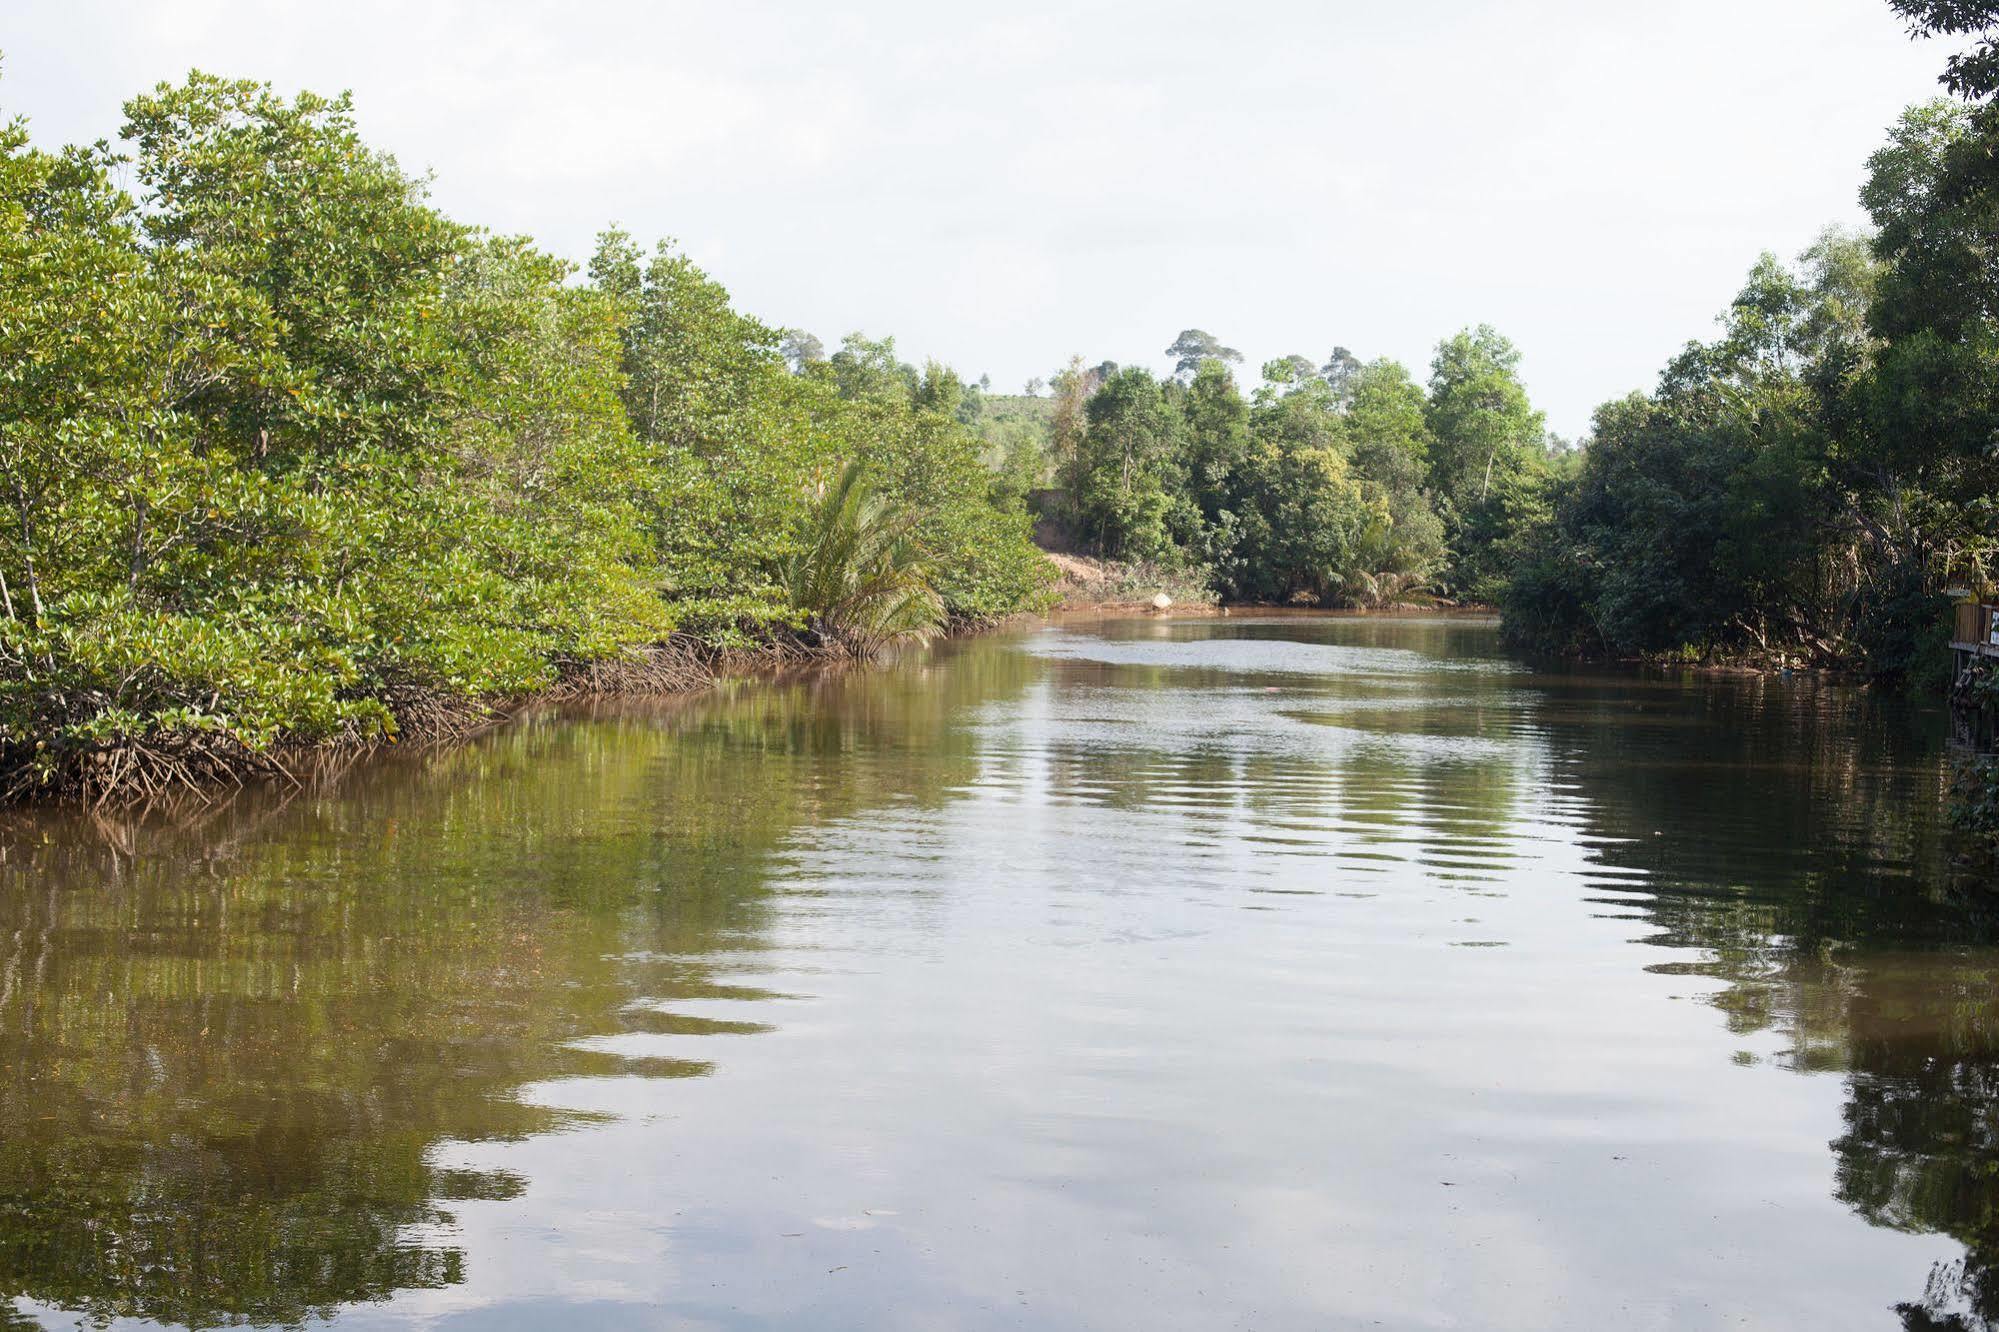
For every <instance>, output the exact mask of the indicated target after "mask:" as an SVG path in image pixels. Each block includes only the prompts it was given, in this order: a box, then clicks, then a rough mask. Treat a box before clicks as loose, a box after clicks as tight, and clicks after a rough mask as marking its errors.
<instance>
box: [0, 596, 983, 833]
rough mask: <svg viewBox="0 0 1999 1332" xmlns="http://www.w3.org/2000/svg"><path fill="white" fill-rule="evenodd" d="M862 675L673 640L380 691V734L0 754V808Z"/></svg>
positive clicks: (825, 647)
mask: <svg viewBox="0 0 1999 1332" xmlns="http://www.w3.org/2000/svg"><path fill="white" fill-rule="evenodd" d="M984 627H985V626H983V625H973V626H965V627H961V628H960V629H958V630H956V631H955V632H960V633H975V632H980V631H982V629H983V628H984ZM865 664H868V663H866V662H863V661H860V660H858V659H856V658H855V657H854V655H853V654H852V653H851V652H848V651H846V650H844V649H842V648H840V647H838V646H837V645H833V644H828V643H810V642H807V641H806V640H804V639H803V638H787V639H775V638H773V639H769V640H766V641H764V642H760V643H757V644H755V645H752V646H747V647H721V646H718V645H716V644H713V643H709V642H705V641H703V640H700V639H697V638H694V637H691V636H676V637H674V638H671V639H669V640H667V641H666V642H665V643H661V644H656V645H654V646H652V647H649V648H644V649H639V650H635V651H627V652H625V653H623V654H621V655H619V656H617V657H613V658H605V659H600V660H595V661H588V662H572V663H567V664H564V665H563V666H561V667H560V668H559V669H558V671H557V673H556V676H555V679H554V680H553V681H552V682H551V683H550V684H548V685H547V686H546V687H544V688H540V689H533V690H523V691H515V692H509V693H504V694H489V695H485V696H482V697H456V696H452V695H450V694H447V693H445V692H443V691H440V690H432V689H420V688H414V687H405V688H402V689H397V690H390V691H385V693H384V694H383V696H382V697H380V698H379V699H378V700H377V701H378V702H380V704H381V705H382V708H383V709H384V711H385V712H386V714H387V722H386V724H385V725H384V726H382V727H381V728H380V729H378V730H375V731H373V732H366V731H361V730H359V729H358V728H349V729H347V730H344V731H341V732H339V733H336V734H332V735H328V736H323V737H314V738H300V737H296V736H279V737H277V738H276V739H275V740H273V741H272V742H270V743H268V744H257V743H255V742H254V740H253V739H252V738H250V737H246V736H243V735H241V734H238V733H236V732H234V731H231V730H229V729H227V728H224V727H217V726H194V725H185V726H172V727H153V728H149V729H147V730H144V731H140V732H137V733H129V734H111V735H106V736H103V737H101V738H99V739H97V740H95V741H93V742H91V743H88V744H79V745H74V746H70V747H68V748H67V749H66V750H62V751H58V750H55V749H54V748H53V747H52V746H51V745H50V743H49V742H48V740H47V739H37V740H36V741H34V742H33V743H31V744H15V745H13V746H8V747H0V806H24V805H37V804H48V805H60V804H74V805H82V806H87V807H92V808H102V807H105V806H118V807H129V806H149V805H161V804H174V803H177V802H182V801H193V802H197V803H201V802H206V801H207V800H209V799H211V798H213V797H214V796H215V795H216V794H217V793H222V792H229V791H235V790H241V789H243V788H245V787H249V786H252V785H259V784H271V785H278V786H293V787H302V786H305V785H307V784H308V783H310V782H311V781H313V780H314V779H316V778H318V777H321V776H323V775H325V774H327V773H330V772H331V773H338V772H345V771H346V770H347V769H348V768H350V767H351V766H352V765H353V764H354V763H355V762H356V761H358V760H360V759H362V758H365V757H367V756H368V755H370V754H373V753H379V752H382V751H385V750H390V749H398V748H400V749H424V748H429V747H435V746H441V745H449V744H454V743H457V742H460V741H463V740H466V739H469V738H471V737H472V736H475V735H478V734H481V733H483V732H485V731H488V730H490V729H492V728H493V727H495V726H500V725H504V724H505V723H506V722H508V721H510V720H512V719H513V718H514V717H516V716H517V715H519V714H520V713H521V712H523V711H525V710H527V709H529V708H532V707H536V706H540V705H543V704H550V703H570V702H577V701H582V700H587V699H590V698H607V699H608V698H645V697H667V696H671V695H676V694H693V693H698V692H699V691H701V690H703V689H707V688H710V687H712V686H713V685H715V684H716V683H718V682H720V681H723V680H729V679H750V678H757V677H766V676H767V677H776V676H779V675H782V674H784V673H786V672H790V671H801V670H811V669H834V668H838V667H841V666H855V665H865Z"/></svg>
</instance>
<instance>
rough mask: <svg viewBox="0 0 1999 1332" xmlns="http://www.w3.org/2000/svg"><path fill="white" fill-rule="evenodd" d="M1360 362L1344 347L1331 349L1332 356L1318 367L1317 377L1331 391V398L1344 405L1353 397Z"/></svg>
mask: <svg viewBox="0 0 1999 1332" xmlns="http://www.w3.org/2000/svg"><path fill="white" fill-rule="evenodd" d="M1360 371H1361V362H1360V358H1359V357H1358V356H1355V355H1354V354H1353V353H1352V352H1350V351H1348V350H1347V349H1346V348H1345V347H1335V348H1333V353H1332V355H1330V356H1328V357H1327V358H1326V363H1325V364H1324V365H1322V366H1320V367H1319V377H1320V378H1321V379H1324V380H1325V381H1326V383H1327V385H1328V386H1329V387H1330V388H1331V389H1332V390H1333V397H1334V399H1335V400H1336V401H1338V402H1339V403H1341V404H1342V405H1344V404H1345V403H1346V402H1348V401H1349V400H1350V399H1351V398H1352V397H1353V382H1354V377H1355V376H1357V375H1358V374H1360Z"/></svg>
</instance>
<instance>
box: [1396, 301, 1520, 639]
mask: <svg viewBox="0 0 1999 1332" xmlns="http://www.w3.org/2000/svg"><path fill="white" fill-rule="evenodd" d="M1425 420H1426V424H1427V425H1428V427H1429V434H1430V485H1431V489H1432V491H1433V492H1434V494H1435V495H1436V498H1437V503H1438V507H1439V510H1440V512H1441V514H1442V516H1443V519H1444V523H1445V527H1446V530H1447V531H1448V532H1449V535H1450V543H1451V554H1452V561H1453V563H1452V571H1451V575H1450V587H1451V589H1452V591H1453V592H1455V593H1457V594H1458V595H1460V596H1465V597H1472V598H1476V599H1480V600H1486V599H1491V598H1493V597H1496V596H1497V595H1498V593H1499V590H1500V587H1501V585H1502V583H1503V580H1504V575H1505V559H1506V556H1505V552H1504V550H1503V549H1502V548H1503V547H1504V546H1505V545H1506V544H1507V543H1508V542H1509V541H1510V540H1511V539H1512V538H1513V537H1514V536H1516V535H1517V534H1518V533H1520V532H1521V531H1522V530H1524V528H1525V527H1526V526H1528V525H1529V524H1531V523H1532V522H1533V521H1535V520H1536V517H1537V515H1540V514H1543V513H1545V503H1546V500H1545V496H1544V495H1543V493H1542V488H1543V485H1544V482H1545V480H1546V471H1547V468H1546V455H1545V451H1544V448H1543V440H1544V439H1545V437H1546V434H1547V428H1546V422H1545V419H1544V418H1543V417H1542V415H1541V413H1540V412H1537V411H1535V410H1534V408H1533V405H1532V404H1531V403H1529V402H1528V400H1527V389H1526V387H1525V385H1523V384H1522V383H1521V382H1520V353H1519V351H1518V350H1517V349H1515V347H1514V346H1513V344H1512V343H1511V342H1509V341H1508V340H1507V339H1506V338H1505V337H1503V336H1502V335H1501V334H1500V333H1499V332H1498V331H1497V330H1495V329H1493V328H1492V327H1490V326H1489V325H1484V324H1481V325H1479V326H1478V327H1477V328H1475V329H1467V330H1465V331H1464V332H1462V333H1459V334H1457V335H1456V336H1455V337H1451V338H1447V339H1445V340H1444V341H1443V342H1442V343H1440V344H1438V347H1437V354H1436V357H1435V359H1434V360H1433V361H1432V362H1431V364H1430V399H1429V406H1428V409H1427V411H1426V413H1425Z"/></svg>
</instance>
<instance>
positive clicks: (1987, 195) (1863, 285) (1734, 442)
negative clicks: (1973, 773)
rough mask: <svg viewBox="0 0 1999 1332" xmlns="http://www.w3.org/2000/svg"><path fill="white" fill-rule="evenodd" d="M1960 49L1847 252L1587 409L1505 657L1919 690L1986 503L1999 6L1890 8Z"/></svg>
mask: <svg viewBox="0 0 1999 1332" xmlns="http://www.w3.org/2000/svg"><path fill="white" fill-rule="evenodd" d="M1894 8H1895V9H1896V10H1897V11H1898V12H1899V13H1901V14H1902V15H1903V16H1904V17H1906V18H1908V19H1909V20H1910V23H1911V25H1912V27H1913V29H1914V30H1915V31H1916V32H1918V33H1936V32H1943V33H1952V34H1957V35H1964V34H1974V35H1977V36H1978V37H1979V38H1980V44H1979V45H1977V46H1975V47H1973V48H1972V49H1971V50H1970V51H1969V52H1968V53H1967V54H1965V55H1963V56H1961V57H1959V58H1958V59H1956V60H1953V61H1952V63H1951V66H1950V72H1949V74H1948V75H1947V76H1946V81H1947V82H1948V83H1949V84H1950V86H1951V87H1952V88H1953V90H1954V91H1957V92H1959V93H1960V94H1962V95H1963V98H1964V99H1965V100H1946V101H1938V102H1935V103H1931V104H1928V105H1923V106H1918V107H1914V108H1912V109H1910V110H1909V111H1908V112H1907V113H1906V114H1905V115H1904V116H1903V117H1902V118H1901V120H1900V122H1899V123H1898V124H1897V125H1896V126H1895V127H1894V128H1893V129H1892V131H1891V132H1890V134H1889V137H1888V142H1887V143H1886V144H1885V145H1884V146H1883V147H1882V148H1881V149H1880V150H1879V151H1878V152H1876V153H1875V154H1874V155H1873V157H1872V158H1871V159H1869V161H1868V164H1867V171H1868V174H1867V181H1866V184H1865V186H1864V188H1863V189H1862V192H1861V199H1862V202H1863V204H1864V205H1865V207H1866V209H1867V211H1868V214H1869V216H1870V218H1871V221H1872V223H1873V226H1872V229H1871V231H1870V233H1869V234H1867V235H1864V236H1854V235H1844V234H1840V233H1838V232H1828V233H1827V234H1826V235H1825V236H1824V237H1822V238H1821V239H1820V240H1819V242H1818V243H1817V244H1815V245H1814V246H1812V247H1811V249H1809V250H1808V251H1806V252H1805V254H1804V255H1802V256H1801V257H1800V259H1799V262H1798V263H1797V264H1795V265H1787V264H1785V263H1782V262H1780V261H1779V260H1778V259H1777V258H1775V257H1774V256H1769V255H1766V256H1765V257H1764V258H1763V259H1762V261H1761V262H1760V263H1758V264H1757V266H1756V267H1755V269H1754V270H1753V271H1752V272H1751V273H1750V275H1749V278H1748V281H1747V282H1746V284H1745V285H1744V287H1743V289H1742V291H1741V293H1740V294H1739V295H1737V297H1736V298H1735V300H1734V302H1733V303H1732V304H1731V305H1730V307H1729V309H1728V311H1727V313H1726V314H1725V315H1724V317H1723V320H1722V324H1723V328H1722V333H1721V336H1720V337H1719V338H1717V339H1716V340H1715V341H1713V342H1709V343H1696V344H1692V345H1690V346H1688V347H1687V348H1686V350H1685V351H1684V352H1682V353H1681V354H1680V355H1679V356H1677V357H1675V358H1674V359H1673V361H1672V362H1671V364H1669V365H1668V366H1667V367H1666V369H1665V371H1664V373H1663V374H1662V375H1661V376H1660V379H1659V384H1658V387H1657V388H1656V389H1655V390H1654V391H1653V392H1652V393H1651V394H1649V395H1633V396H1632V397H1630V398H1626V399H1623V400H1621V401H1617V402H1612V403H1609V404H1606V405H1605V406H1604V407H1602V408H1601V409H1599V410H1598V412H1597V415H1596V420H1595V429H1594V431H1593V432H1592V436H1591V439H1590V441H1589V447H1588V448H1587V449H1586V450H1585V452H1584V454H1583V462H1582V465H1581V468H1580V470H1579V472H1578V474H1577V475H1576V476H1575V478H1574V479H1573V481H1572V482H1571V483H1569V484H1567V485H1564V486H1562V487H1560V488H1559V489H1558V491H1557V493H1556V495H1555V502H1554V511H1553V514H1552V517H1551V518H1550V520H1549V521H1547V522H1546V523H1544V524H1542V525H1540V526H1539V527H1538V528H1537V529H1536V531H1535V532H1534V533H1533V535H1532V537H1531V538H1530V540H1529V542H1528V546H1527V549H1526V550H1525V552H1524V557H1523V559H1522V561H1521V563H1520V566H1519V568H1518V569H1517V571H1516V572H1515V574H1514V576H1513V578H1512V579H1511V582H1510V584H1509V587H1508V589H1507V591H1506V594H1505V597H1504V604H1505V610H1506V617H1507V624H1508V628H1509V630H1510V632H1511V633H1512V635H1513V636H1514V638H1515V639H1516V640H1517V641H1519V642H1521V643H1523V644H1527V645H1530V646H1535V647H1541V648H1547V649H1553V650H1560V651H1576V652H1592V653H1608V654H1612V655H1644V654H1662V653H1667V654H1685V655H1699V656H1716V655H1739V656H1746V657H1751V658H1754V659H1758V660H1765V661H1769V660H1796V661H1801V662H1809V663H1814V664H1825V665H1838V666H1845V667H1851V668H1857V669H1861V670H1864V671H1866V672H1867V673H1869V674H1871V675H1873V676H1875V677H1877V678H1883V679H1889V680H1895V681H1899V682H1902V683H1905V684H1908V685H1910V686H1915V687H1922V688H1926V689H1933V690H1941V688H1942V686H1943V683H1944V676H1945V675H1946V674H1947V672H1948V670H1949V668H1950V657H1949V653H1948V651H1947V650H1946V646H1945V645H1946V643H1947V640H1948V633H1949V627H1950V610H1949V598H1948V596H1947V589H1949V588H1951V587H1953V586H1957V587H1962V588H1968V589H1971V590H1985V589H1988V588H1989V587H1990V585H1991V581H1992V573H1993V567H1992V559H1993V553H1994V549H1995V547H1994V541H1995V537H1999V529H1996V528H1995V522H1994V519H1995V514H1994V510H1993V504H1994V499H1995V496H1999V453H1995V448H1994V441H1995V439H1999V255H1995V254H1994V252H1993V249H1992V245H1991V240H1992V236H1993V234H1994V224H1995V222H1999V193H1995V192H1994V186H1995V184H1999V178H1995V176H1994V173H1993V170H1992V166H1991V163H1992V162H1993V160H1994V155H1993V154H1994V150H1995V148H1999V117H1995V113H1994V109H1993V101H1992V98H1993V94H1994V93H1995V92H1999V76H1995V75H1994V72H1993V71H1994V68H1995V57H1994V51H1995V49H1999V48H1995V46H1994V42H1993V40H1992V39H1993V35H1994V31H1995V29H1994V24H1995V22H1999V5H1992V4H1963V3H1955V2H1952V3H1945V2H1944V0H1895V4H1894Z"/></svg>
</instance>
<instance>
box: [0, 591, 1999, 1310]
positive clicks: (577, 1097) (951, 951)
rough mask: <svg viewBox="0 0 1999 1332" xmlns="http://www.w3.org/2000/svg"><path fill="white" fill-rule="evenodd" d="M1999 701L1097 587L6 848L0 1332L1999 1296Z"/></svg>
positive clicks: (53, 826) (6, 833) (1715, 1305)
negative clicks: (895, 641)
mask: <svg viewBox="0 0 1999 1332" xmlns="http://www.w3.org/2000/svg"><path fill="white" fill-rule="evenodd" d="M1944 730H1945V726H1944V719H1943V718H1942V717H1941V715H1939V714H1938V713H1937V712H1936V711H1934V710H1928V709H1923V708H1919V707H1915V706H1912V705H1910V704H1908V703H1906V702H1900V701H1897V700H1894V699H1890V698H1884V697H1880V696H1877V695H1874V694H1870V693H1868V692H1867V691H1864V690H1859V689H1855V688H1851V687H1847V686H1842V685H1837V684H1832V683H1827V682H1823V681H1816V680H1807V679H1798V680H1783V679H1775V678H1752V677H1739V678H1700V677H1695V676H1691V675H1685V676H1683V675H1679V674H1661V673H1656V672H1654V673H1642V672H1638V671H1610V670H1603V669H1595V670H1590V669H1575V668H1566V667H1561V668H1558V667H1551V666H1547V665H1536V664H1533V663H1528V662H1524V661H1520V660H1516V659H1512V658H1509V657H1508V656H1507V655H1506V654H1504V653H1503V652H1502V651H1501V649H1500V647H1499V643H1498V637H1497V634H1496V631H1495V630H1494V628H1493V627H1492V626H1491V625H1490V624H1489V623H1485V622H1481V621H1471V620H1463V619H1434V618H1432V619H1421V618H1411V619H1395V618H1368V619H1355V618H1324V617H1318V618H1307V617H1293V618H1285V617H1262V618H1257V617H1241V616H1238V617H1234V618H1229V619H1217V620H1127V621H1107V622H1094V623H1091V622H1071V623H1063V624H1057V625H1050V626H1037V627H1033V628H1030V629H1026V630H1022V631H1019V632H1014V633H1008V634H1003V635H997V636H993V637H988V638H984V639H978V640H973V641H968V642H961V643H950V644H944V645H940V646H938V647H936V648H934V649H932V650H930V651H928V652H925V653H921V654H916V655H913V656H911V657H908V658H906V659H904V660H902V661H900V662H898V663H895V664H893V665H891V666H889V667H887V668H884V669H881V670H878V671H872V672H865V673H856V674H847V675H840V676H828V677H821V678H816V679H808V680H804V681H799V682H794V683H784V684H773V683H769V682H764V683H754V682H745V683H740V684H736V685H732V686H730V687H727V688H725V689H722V690H719V691H717V692H716V693H714V694H712V695H706V696H701V697H698V698H691V699H682V700H677V701H670V702H661V703H656V704H644V705H637V704H631V705H618V706H597V707H590V708H580V709H575V710H570V711H566V712H557V711H550V712H544V713H539V714H536V715H533V716H530V717H527V718H524V719H521V720H519V721H517V722H516V723H514V724H512V725H509V726H507V727H505V728H503V729H501V730H498V731H496V732H494V733H492V734H491V735H488V736H486V737H484V738H482V739H480V740H478V741H476V742H474V743H472V744H469V745H467V746H465V747H462V748H459V749H456V750H453V751H451V752H449V753H446V754H443V755H440V756H436V757H433V758H430V759H427V760H421V761H419V760H416V759H413V758H410V757H400V758H397V759H394V760H390V761H383V762H378V763H372V764H370V765H369V766H367V767H365V768H363V769H361V770H358V771H356V772H354V773H352V774H350V775H349V776H348V777H347V778H346V779H345V780H344V781H342V782H340V783H339V784H337V785H335V786H333V787H332V788H331V789H329V790H323V791H316V792H312V793H309V794H304V795H300V796H297V797H295V798H293V799H290V800H288V801H285V800H279V799H275V798H272V797H268V796H250V797H245V798H242V799H238V800H236V801H234V802H231V803H229V804H226V805H223V806H220V807H218V808H216V809H214V810H212V811H210V812H208V813H207V814H206V815H205V816H200V817H196V816H182V817H181V818H179V819H177V820H163V819H159V818H154V819H151V820H145V821H130V820H123V819H117V818H109V817H107V818H98V819H93V818H89V817H85V816H81V815H78V814H74V813H69V814H61V815H58V814H51V813H42V814H36V815H26V814H18V813H17V814H15V815H13V816H10V818H9V819H8V821H6V822H5V823H4V824H0V1092H3V1093H4V1098H5V1099H4V1103H3V1104H0V1328H4V1327H16V1326H18V1327H22V1328H28V1327H47V1328H64V1327H75V1326H88V1327H127V1326H154V1325H159V1324H166V1325H186V1326H193V1327H213V1326H219V1325H241V1324H245V1323H247V1324H253V1325H286V1326H296V1325H301V1324H309V1323H315V1322H319V1321H324V1320H330V1321H331V1322H333V1323H335V1324H337V1325H339V1326H340V1327H342V1328H351V1329H389V1328H395V1329H402V1328H426V1329H439V1330H440V1332H443V1330H447V1329H467V1330H471V1329H539V1328H567V1327H608V1328H639V1329H647V1328H673V1329H749V1328H812V1329H924V1330H928V1329H986V1328H1034V1329H1041V1328H1049V1329H1055V1328H1060V1329H1070V1328H1076V1329H1083V1328H1088V1329H1126V1328H1130V1329H1144V1330H1146V1332H1152V1330H1154V1329H1232V1328H1243V1329H1252V1328H1255V1329H1318V1328H1349V1327H1351V1328H1373V1327H1384V1328H1481V1329H1482V1328H1506V1329H1516V1328H1517V1329H1548V1328H1563V1329H1566V1328H1575V1329H1608V1328H1616V1329H1633V1328H1638V1329H1643V1328H1744V1327H1748V1328H1786V1329H1789V1328H1812V1329H1825V1328H1888V1329H1892V1328H1897V1327H1907V1328H1984V1327H1992V1326H1994V1325H1995V1320H1999V986H1996V985H1995V983H1996V982H1999V892H1994V891H1993V890H1992V889H1990V888H1988V887H1987V886H1985V885H1981V884H1979V883H1977V882H1968V881H1966V879H1965V877H1964V876H1963V875H1962V874H1954V873H1953V871H1952V869H1951V865H1950V856H1949V848H1948V847H1947V846H1946V844H1945V842H1944V839H1943V837H1942V833H1941V830H1940V822H1941V819H1942V813H1943V809H1944V804H1945V799H1946V793H1945V781H1946V763H1945V749H1944V741H1943V734H1944Z"/></svg>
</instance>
